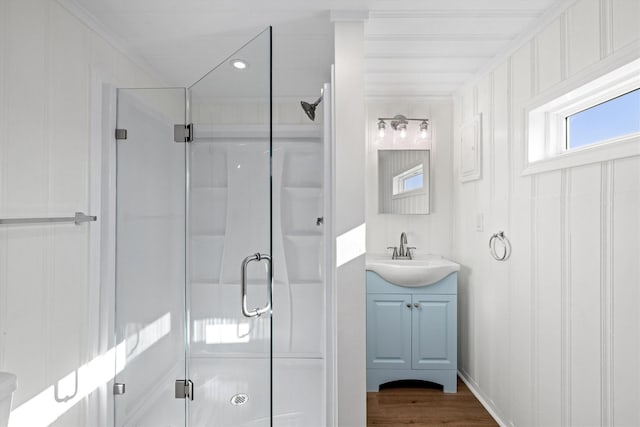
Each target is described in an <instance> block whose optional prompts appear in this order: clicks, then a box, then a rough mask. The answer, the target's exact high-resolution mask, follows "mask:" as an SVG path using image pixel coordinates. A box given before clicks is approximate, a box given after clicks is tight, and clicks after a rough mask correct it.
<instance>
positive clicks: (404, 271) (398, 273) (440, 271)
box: [366, 255, 460, 288]
mask: <svg viewBox="0 0 640 427" xmlns="http://www.w3.org/2000/svg"><path fill="white" fill-rule="evenodd" d="M366 265H367V270H369V271H373V272H374V273H377V274H378V275H379V276H380V277H382V278H383V279H385V280H386V281H387V282H391V283H394V284H396V285H399V286H407V287H411V288H415V287H419V286H427V285H432V284H434V283H436V282H437V281H439V280H441V279H444V278H445V277H447V276H448V275H449V274H451V273H453V272H454V271H459V270H460V264H456V263H455V262H453V261H449V260H448V259H445V258H442V257H440V256H436V255H423V256H416V257H414V259H410V260H408V259H393V260H392V259H391V257H390V256H389V255H386V256H379V255H367V258H366Z"/></svg>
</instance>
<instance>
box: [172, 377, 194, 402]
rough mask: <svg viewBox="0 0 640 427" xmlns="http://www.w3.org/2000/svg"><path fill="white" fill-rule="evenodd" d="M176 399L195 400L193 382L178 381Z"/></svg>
mask: <svg viewBox="0 0 640 427" xmlns="http://www.w3.org/2000/svg"><path fill="white" fill-rule="evenodd" d="M175 390H176V399H190V400H193V383H192V382H191V380H176V388H175Z"/></svg>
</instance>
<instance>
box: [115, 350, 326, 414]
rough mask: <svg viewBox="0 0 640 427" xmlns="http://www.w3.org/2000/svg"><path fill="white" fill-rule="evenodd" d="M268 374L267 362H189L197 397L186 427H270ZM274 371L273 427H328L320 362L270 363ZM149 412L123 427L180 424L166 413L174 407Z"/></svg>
mask: <svg viewBox="0 0 640 427" xmlns="http://www.w3.org/2000/svg"><path fill="white" fill-rule="evenodd" d="M265 369H266V371H265ZM268 369H269V362H268V360H266V359H249V358H237V359H225V358H208V357H204V358H197V359H193V360H192V363H191V372H192V373H193V375H192V380H193V382H194V385H195V389H194V396H195V398H194V400H193V401H191V402H189V418H190V423H189V424H190V426H191V427H258V426H264V427H267V426H269V419H268V414H269V398H268V397H269V382H268V381H269V375H268ZM273 371H274V373H273V377H274V381H273V412H274V423H273V424H274V426H278V427H316V426H317V427H321V426H324V425H326V424H325V415H324V414H325V409H324V408H325V399H324V396H323V390H324V382H323V360H322V359H288V358H281V359H274V361H273ZM171 386H173V385H171ZM167 392H173V389H172V388H171V387H168V388H167ZM145 406H146V405H145ZM147 408H149V409H148V410H146V411H145V413H144V414H141V415H139V416H137V417H136V419H135V420H129V422H127V423H126V425H127V426H137V427H158V426H171V424H169V423H168V422H167V420H179V419H181V414H169V413H167V412H168V411H173V410H176V409H179V407H178V406H172V407H167V405H165V404H163V403H162V402H160V401H158V402H157V403H155V404H154V403H151V404H150V405H148V406H147ZM180 426H182V424H180ZM172 427H173V426H172ZM176 427H178V426H176Z"/></svg>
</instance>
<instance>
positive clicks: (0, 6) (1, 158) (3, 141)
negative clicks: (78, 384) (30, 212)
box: [0, 1, 9, 369]
mask: <svg viewBox="0 0 640 427" xmlns="http://www.w3.org/2000/svg"><path fill="white" fill-rule="evenodd" d="M8 9H9V7H8V2H5V1H0V20H1V22H2V25H1V26H0V93H3V94H6V93H7V92H6V87H7V85H6V79H7V60H6V58H7V51H8V47H7V46H8V42H7V39H8V34H7V33H8V31H7V28H8V25H9V16H8V15H9V10H8ZM0 129H7V97H6V96H0ZM6 145H7V137H6V132H0V215H2V216H6V211H5V206H6V203H7V200H6V194H7V148H6ZM8 240H9V233H8V231H7V230H6V228H3V229H2V230H0V244H1V245H2V248H0V325H2V326H0V369H4V366H5V356H6V345H5V328H6V325H7V291H8V289H9V284H8V282H7V280H8V274H7V268H6V267H7V263H8V249H9V243H8Z"/></svg>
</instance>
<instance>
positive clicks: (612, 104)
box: [566, 89, 640, 150]
mask: <svg viewBox="0 0 640 427" xmlns="http://www.w3.org/2000/svg"><path fill="white" fill-rule="evenodd" d="M566 120H567V126H566V128H567V141H566V149H567V150H572V149H575V148H580V147H584V146H586V145H591V144H596V143H598V142H603V141H608V140H611V139H614V138H618V137H622V136H625V135H631V134H634V133H637V132H640V89H636V90H634V91H631V92H628V93H625V94H624V95H620V96H618V97H615V98H613V99H610V100H608V101H605V102H603V103H601V104H598V105H595V106H593V107H591V108H587V109H586V110H583V111H580V112H578V113H575V114H572V115H570V116H568V117H567V118H566Z"/></svg>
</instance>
